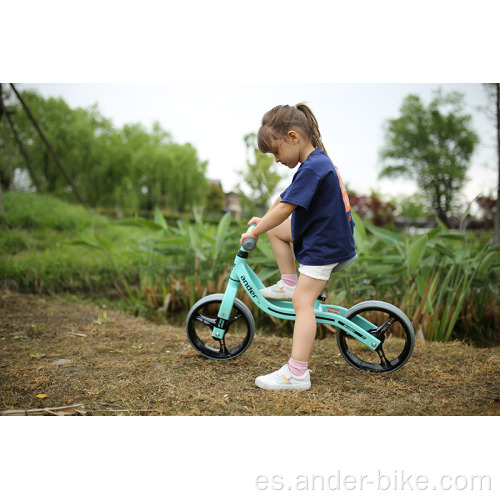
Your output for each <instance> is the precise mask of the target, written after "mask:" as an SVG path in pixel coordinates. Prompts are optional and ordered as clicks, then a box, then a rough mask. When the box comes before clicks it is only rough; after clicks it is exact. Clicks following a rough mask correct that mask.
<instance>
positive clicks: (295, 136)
mask: <svg viewBox="0 0 500 500" xmlns="http://www.w3.org/2000/svg"><path fill="white" fill-rule="evenodd" d="M287 136H288V139H289V140H291V141H292V142H293V143H294V144H295V143H296V142H297V141H298V140H299V135H298V134H297V132H295V130H289V131H288V134H287Z"/></svg>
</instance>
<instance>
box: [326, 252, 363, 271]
mask: <svg viewBox="0 0 500 500" xmlns="http://www.w3.org/2000/svg"><path fill="white" fill-rule="evenodd" d="M357 259H358V254H355V255H354V257H351V258H350V259H347V260H343V261H341V262H339V263H338V264H337V265H336V266H335V267H334V268H333V270H332V274H333V273H338V272H339V271H343V270H344V269H345V268H346V267H348V266H350V265H351V264H353V263H354V262H356V260H357Z"/></svg>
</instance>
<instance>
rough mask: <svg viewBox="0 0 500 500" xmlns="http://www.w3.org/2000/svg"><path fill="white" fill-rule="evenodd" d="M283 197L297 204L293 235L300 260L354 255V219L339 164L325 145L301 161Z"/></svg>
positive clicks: (312, 262) (333, 259) (332, 260)
mask: <svg viewBox="0 0 500 500" xmlns="http://www.w3.org/2000/svg"><path fill="white" fill-rule="evenodd" d="M281 201H282V202H287V203H292V204H294V205H297V208H296V209H295V210H294V211H293V213H292V239H293V248H294V253H295V258H296V259H297V261H298V262H299V263H300V264H304V265H308V266H321V265H326V264H333V263H335V262H341V261H343V260H346V259H350V258H351V257H354V255H355V254H356V251H355V248H354V236H353V232H354V221H353V220H352V216H351V207H350V204H349V197H348V195H347V192H346V190H345V187H344V183H343V182H342V179H341V178H340V176H339V174H338V172H337V168H336V167H335V166H334V164H333V163H332V162H331V160H330V158H328V156H327V155H326V154H325V153H324V152H323V150H322V149H320V148H318V149H315V150H314V151H313V152H312V153H311V154H310V155H309V156H308V157H307V159H306V160H305V161H304V163H302V165H300V167H299V169H298V170H297V172H296V173H295V175H294V176H293V180H292V183H291V184H290V186H288V187H287V188H286V189H285V191H283V193H281Z"/></svg>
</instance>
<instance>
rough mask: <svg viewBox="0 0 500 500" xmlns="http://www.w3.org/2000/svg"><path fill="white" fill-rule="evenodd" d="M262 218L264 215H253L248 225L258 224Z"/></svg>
mask: <svg viewBox="0 0 500 500" xmlns="http://www.w3.org/2000/svg"><path fill="white" fill-rule="evenodd" d="M261 220H262V217H252V218H251V219H250V220H249V221H248V222H247V226H251V225H252V224H258V223H259V222H260V221H261Z"/></svg>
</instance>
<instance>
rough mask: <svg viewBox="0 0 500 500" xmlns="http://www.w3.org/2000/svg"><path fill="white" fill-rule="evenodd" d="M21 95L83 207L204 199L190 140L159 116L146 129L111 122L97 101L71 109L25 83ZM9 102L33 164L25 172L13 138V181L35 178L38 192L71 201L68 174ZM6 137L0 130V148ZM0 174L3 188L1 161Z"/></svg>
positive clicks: (30, 182) (174, 204) (177, 206)
mask: <svg viewBox="0 0 500 500" xmlns="http://www.w3.org/2000/svg"><path fill="white" fill-rule="evenodd" d="M22 96H23V98H24V100H25V101H26V103H27V104H28V106H29V108H30V109H31V112H32V114H33V115H34V116H35V118H36V120H37V121H38V123H39V125H40V127H41V129H42V130H43V131H44V133H45V135H46V136H47V138H48V139H49V141H50V143H51V144H52V146H53V148H54V150H55V151H56V153H57V155H58V157H59V158H60V160H61V163H62V164H63V166H64V168H65V169H66V170H67V171H68V173H69V175H70V177H71V179H72V181H73V183H74V184H75V185H76V187H77V188H78V190H79V192H80V193H81V195H82V198H83V200H84V201H85V203H86V204H87V205H88V206H91V207H97V206H99V207H112V208H116V207H118V209H119V210H120V211H125V210H137V209H147V210H151V209H152V208H153V207H154V206H161V207H163V208H165V209H167V210H168V209H172V210H177V211H186V210H191V209H192V208H193V207H195V206H203V205H204V203H205V196H206V185H207V181H206V179H205V172H206V162H202V161H200V159H199V158H198V154H197V152H196V150H195V148H194V147H193V146H192V145H191V144H177V143H175V142H174V141H173V140H172V137H171V136H170V134H169V133H168V132H166V131H165V130H163V129H162V128H161V126H160V125H159V124H158V123H155V124H153V126H152V127H151V130H147V129H146V128H145V127H144V126H142V125H140V124H127V125H125V126H123V128H122V129H117V128H115V127H114V126H113V124H112V122H111V121H110V120H108V119H106V118H104V117H103V116H102V115H101V113H100V112H99V110H98V108H97V106H92V107H90V108H88V109H83V108H77V109H71V108H70V107H69V106H68V105H67V104H66V103H65V101H64V100H63V99H61V98H58V99H55V98H49V99H44V98H42V97H41V96H40V95H38V94H37V93H36V92H32V91H26V90H25V91H23V92H22ZM7 104H8V109H9V110H10V111H12V121H13V123H14V126H15V128H16V130H17V132H18V135H19V138H20V140H21V142H22V144H23V145H24V148H25V150H26V153H27V156H28V159H29V163H30V165H31V172H30V171H29V169H28V166H27V164H26V161H25V159H24V157H23V155H22V154H21V152H20V150H19V148H18V145H17V143H16V142H15V141H14V140H13V139H12V140H11V146H12V153H13V164H14V168H15V169H16V170H17V172H18V173H22V174H23V175H22V176H21V177H20V178H21V179H24V182H23V183H21V184H20V185H19V186H17V187H18V188H21V189H24V190H33V189H34V186H36V185H39V186H40V188H41V191H42V192H43V193H50V194H54V195H56V196H58V197H60V198H62V199H65V200H71V201H73V194H72V193H71V191H70V190H69V189H68V186H67V181H66V179H65V178H64V176H63V175H62V174H61V172H60V170H59V169H58V167H57V165H56V163H55V161H54V160H53V158H52V156H50V155H49V153H48V152H47V150H46V147H45V145H44V144H43V143H42V141H41V139H40V138H39V136H38V134H37V132H36V130H35V128H34V127H33V125H32V123H31V122H30V121H29V118H28V117H27V116H26V113H25V112H24V110H23V109H22V107H21V105H20V104H19V103H18V102H17V100H15V99H13V98H12V96H11V98H10V99H8V100H7ZM4 141H5V138H4V134H1V135H0V150H1V149H3V146H4V144H3V142H4ZM0 179H1V180H2V185H3V186H4V189H6V188H7V186H8V184H9V182H8V181H9V174H8V172H7V169H6V166H5V165H3V164H2V165H0ZM8 217H9V214H7V218H8Z"/></svg>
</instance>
